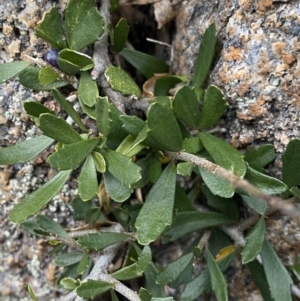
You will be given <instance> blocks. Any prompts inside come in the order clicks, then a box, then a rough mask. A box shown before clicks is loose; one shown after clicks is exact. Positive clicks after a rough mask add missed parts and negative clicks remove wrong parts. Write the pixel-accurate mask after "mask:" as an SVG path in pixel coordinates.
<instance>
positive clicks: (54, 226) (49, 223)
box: [36, 215, 70, 238]
mask: <svg viewBox="0 0 300 301" xmlns="http://www.w3.org/2000/svg"><path fill="white" fill-rule="evenodd" d="M36 221H37V223H38V224H39V226H40V227H41V228H43V229H44V230H46V231H47V232H49V233H51V234H55V235H59V236H61V237H64V238H70V236H69V234H68V233H67V232H66V231H65V230H64V229H63V228H62V227H61V225H60V224H58V223H57V222H55V221H54V220H53V219H52V218H50V217H48V216H46V215H38V216H37V217H36Z"/></svg>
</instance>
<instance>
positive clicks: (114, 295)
mask: <svg viewBox="0 0 300 301" xmlns="http://www.w3.org/2000/svg"><path fill="white" fill-rule="evenodd" d="M110 296H111V301H119V299H118V297H117V295H116V293H115V291H114V290H113V289H111V290H110Z"/></svg>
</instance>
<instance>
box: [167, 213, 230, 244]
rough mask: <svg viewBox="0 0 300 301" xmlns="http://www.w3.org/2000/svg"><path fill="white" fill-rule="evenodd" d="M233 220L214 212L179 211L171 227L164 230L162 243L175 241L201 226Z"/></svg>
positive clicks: (228, 222)
mask: <svg viewBox="0 0 300 301" xmlns="http://www.w3.org/2000/svg"><path fill="white" fill-rule="evenodd" d="M234 222H235V221H234V220H232V219H230V218H228V217H227V216H225V215H223V214H220V213H216V212H197V211H196V212H195V211H191V212H179V213H178V214H177V216H176V219H175V221H174V222H173V224H172V227H171V229H169V230H167V231H166V232H164V234H163V243H168V242H171V241H175V240H176V239H178V238H180V237H182V236H185V235H187V234H189V233H192V232H194V231H198V230H200V229H203V228H208V227H213V226H218V225H223V224H231V223H234Z"/></svg>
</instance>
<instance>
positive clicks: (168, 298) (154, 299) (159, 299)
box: [151, 297, 174, 301]
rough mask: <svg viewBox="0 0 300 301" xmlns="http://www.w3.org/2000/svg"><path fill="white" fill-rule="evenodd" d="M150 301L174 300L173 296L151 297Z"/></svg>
mask: <svg viewBox="0 0 300 301" xmlns="http://www.w3.org/2000/svg"><path fill="white" fill-rule="evenodd" d="M151 301H174V299H173V297H166V298H151Z"/></svg>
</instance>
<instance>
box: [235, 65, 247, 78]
mask: <svg viewBox="0 0 300 301" xmlns="http://www.w3.org/2000/svg"><path fill="white" fill-rule="evenodd" d="M233 77H234V79H237V80H243V79H248V78H249V69H248V68H241V69H238V70H237V71H236V72H235V73H234V74H233Z"/></svg>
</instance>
